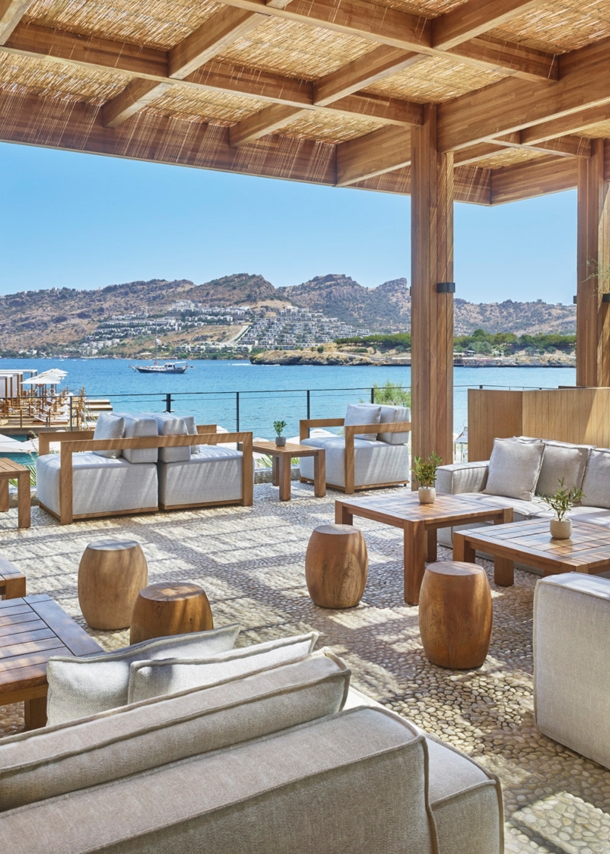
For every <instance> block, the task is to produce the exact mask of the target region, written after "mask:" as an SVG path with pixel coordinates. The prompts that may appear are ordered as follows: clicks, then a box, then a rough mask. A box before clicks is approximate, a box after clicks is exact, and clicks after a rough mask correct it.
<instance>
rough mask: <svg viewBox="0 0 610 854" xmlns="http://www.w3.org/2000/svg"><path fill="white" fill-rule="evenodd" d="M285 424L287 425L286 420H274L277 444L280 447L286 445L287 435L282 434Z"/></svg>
mask: <svg viewBox="0 0 610 854" xmlns="http://www.w3.org/2000/svg"><path fill="white" fill-rule="evenodd" d="M285 426H286V422H285V421H274V422H273V429H274V430H275V432H276V434H277V435H276V437H275V444H276V445H277V447H278V448H283V447H284V446H285V445H286V437H285V436H282V431H283V429H284V427H285Z"/></svg>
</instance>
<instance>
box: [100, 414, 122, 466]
mask: <svg viewBox="0 0 610 854" xmlns="http://www.w3.org/2000/svg"><path fill="white" fill-rule="evenodd" d="M124 433H125V419H124V418H120V417H119V416H117V415H114V414H113V413H110V412H102V413H100V415H99V416H98V419H97V422H96V424H95V430H94V431H93V438H94V439H95V440H97V439H122V438H123V435H124ZM93 453H94V454H97V455H98V457H108V458H109V459H111V460H116V459H118V458H119V457H120V456H121V451H120V450H116V451H94V452H93Z"/></svg>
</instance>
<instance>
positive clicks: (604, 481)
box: [581, 448, 610, 508]
mask: <svg viewBox="0 0 610 854" xmlns="http://www.w3.org/2000/svg"><path fill="white" fill-rule="evenodd" d="M582 491H583V499H582V501H581V504H583V505H585V506H586V507H606V508H610V451H607V450H602V449H601V448H596V449H595V450H594V451H591V456H590V457H589V465H588V466H587V471H586V473H585V479H584V481H583V484H582Z"/></svg>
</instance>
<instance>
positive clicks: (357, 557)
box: [305, 525, 369, 608]
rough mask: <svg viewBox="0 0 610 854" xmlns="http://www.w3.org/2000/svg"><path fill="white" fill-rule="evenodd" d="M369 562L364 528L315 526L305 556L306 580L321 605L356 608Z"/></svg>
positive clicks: (316, 600) (317, 602) (313, 599)
mask: <svg viewBox="0 0 610 854" xmlns="http://www.w3.org/2000/svg"><path fill="white" fill-rule="evenodd" d="M368 569H369V561H368V554H367V550H366V543H365V541H364V537H363V536H362V531H360V530H359V529H358V528H354V527H353V526H352V525H320V527H319V528H315V529H314V532H313V534H312V535H311V538H310V540H309V545H308V546H307V553H306V555H305V580H306V581H307V589H308V590H309V595H310V596H311V598H312V601H313V602H314V604H316V605H319V606H320V607H321V608H354V607H355V606H356V605H357V604H358V603H359V602H360V600H361V598H362V594H363V593H364V588H365V587H366V579H367V575H368Z"/></svg>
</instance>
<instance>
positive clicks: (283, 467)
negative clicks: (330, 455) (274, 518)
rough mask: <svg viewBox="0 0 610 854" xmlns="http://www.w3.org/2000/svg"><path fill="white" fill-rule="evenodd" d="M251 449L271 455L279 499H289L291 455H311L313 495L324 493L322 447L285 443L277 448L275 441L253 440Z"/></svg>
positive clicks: (324, 459) (318, 496)
mask: <svg viewBox="0 0 610 854" xmlns="http://www.w3.org/2000/svg"><path fill="white" fill-rule="evenodd" d="M252 450H253V451H254V452H255V453H257V454H266V455H267V456H270V457H271V460H272V464H273V485H274V486H279V488H280V501H290V462H291V460H292V458H293V457H313V458H314V461H313V464H314V495H315V496H316V498H323V497H324V496H325V495H326V452H325V450H324V448H311V447H310V446H309V445H296V444H291V445H289V444H286V445H284V446H283V447H282V448H278V446H277V445H276V444H275V442H254V443H253V444H252Z"/></svg>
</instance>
